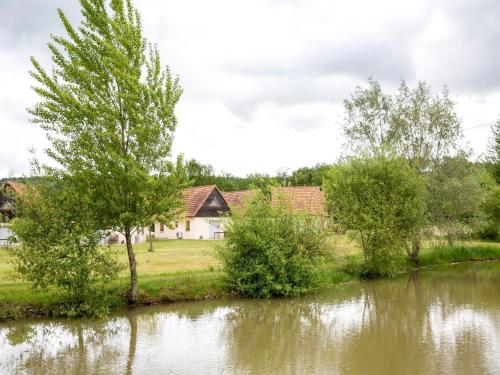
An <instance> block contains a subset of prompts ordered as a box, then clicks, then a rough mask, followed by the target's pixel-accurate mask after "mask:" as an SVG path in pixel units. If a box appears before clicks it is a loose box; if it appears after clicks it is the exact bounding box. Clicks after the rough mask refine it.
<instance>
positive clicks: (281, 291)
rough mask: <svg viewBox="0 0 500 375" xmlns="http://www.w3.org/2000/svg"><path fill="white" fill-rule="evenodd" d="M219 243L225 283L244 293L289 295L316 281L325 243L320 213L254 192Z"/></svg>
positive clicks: (314, 283)
mask: <svg viewBox="0 0 500 375" xmlns="http://www.w3.org/2000/svg"><path fill="white" fill-rule="evenodd" d="M225 237H226V240H225V241H224V244H223V245H222V246H221V247H220V249H219V256H220V258H221V260H222V262H223V267H224V272H225V274H226V277H227V282H228V286H229V289H230V290H231V291H234V292H236V293H238V294H240V295H243V296H250V297H264V298H268V297H273V296H292V295H298V294H300V293H303V292H306V291H307V290H310V289H311V288H313V287H315V286H316V285H317V283H318V281H319V280H318V275H319V274H318V272H319V271H318V267H317V263H318V262H319V261H320V259H321V257H322V256H323V255H324V254H325V250H326V247H327V242H326V235H325V229H324V223H323V219H321V218H317V217H312V216H309V215H303V214H299V213H295V212H292V211H291V210H290V209H289V208H288V207H287V205H286V202H284V201H283V200H282V201H280V202H278V203H276V204H271V203H270V201H269V200H268V199H267V198H266V197H265V195H264V194H258V195H257V196H256V198H255V200H254V201H253V202H252V203H251V204H250V205H249V206H248V208H247V210H246V211H245V212H244V213H243V212H241V213H238V212H236V213H235V214H234V215H233V217H232V220H231V222H230V224H229V226H228V227H227V228H226V233H225Z"/></svg>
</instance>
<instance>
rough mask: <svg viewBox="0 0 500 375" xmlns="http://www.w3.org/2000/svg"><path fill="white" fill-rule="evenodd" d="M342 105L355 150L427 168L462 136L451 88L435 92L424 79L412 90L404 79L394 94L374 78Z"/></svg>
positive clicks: (449, 150)
mask: <svg viewBox="0 0 500 375" xmlns="http://www.w3.org/2000/svg"><path fill="white" fill-rule="evenodd" d="M344 104H345V112H346V117H345V121H344V133H345V135H346V138H347V144H348V145H349V148H350V151H353V152H355V153H357V154H360V153H361V154H364V155H368V156H383V155H388V154H390V153H395V154H396V155H397V156H399V157H403V158H405V159H407V160H408V161H409V162H410V164H411V165H412V166H413V167H415V168H416V169H417V170H419V171H423V170H426V169H428V168H430V167H432V165H433V164H435V163H438V162H439V161H440V160H442V158H443V157H445V156H448V155H449V154H450V153H451V151H453V149H455V148H457V146H458V141H459V140H460V139H461V137H462V133H461V127H460V120H459V118H458V116H457V114H456V112H455V103H454V102H453V100H451V98H450V97H449V93H448V90H447V89H446V88H444V89H443V90H442V92H441V94H438V95H433V94H432V93H431V91H430V87H429V86H428V85H427V84H426V83H425V82H419V83H418V84H417V86H416V87H415V88H414V89H412V88H410V87H409V86H408V85H407V84H406V82H405V81H401V83H400V86H399V90H398V92H397V93H396V94H394V95H391V94H388V93H385V92H384V91H383V89H382V87H381V86H380V84H379V83H378V82H377V81H375V80H373V79H371V78H370V79H369V81H368V87H366V88H361V87H358V88H357V89H356V91H355V92H354V94H353V95H352V96H351V98H350V99H348V100H346V101H345V103H344Z"/></svg>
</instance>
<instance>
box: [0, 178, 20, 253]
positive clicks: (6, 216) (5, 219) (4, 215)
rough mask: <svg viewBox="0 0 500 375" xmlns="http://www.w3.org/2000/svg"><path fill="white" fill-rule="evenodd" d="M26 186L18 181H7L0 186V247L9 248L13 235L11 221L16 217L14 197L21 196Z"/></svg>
mask: <svg viewBox="0 0 500 375" xmlns="http://www.w3.org/2000/svg"><path fill="white" fill-rule="evenodd" d="M23 189H24V185H23V184H21V183H19V182H16V181H7V182H5V183H4V184H3V185H1V186H0V246H7V245H8V244H9V238H10V237H11V236H12V235H13V233H12V232H11V230H10V228H9V221H10V220H12V219H13V218H14V216H15V215H16V210H15V209H14V206H13V203H14V197H15V195H16V194H20V193H21V192H22V191H23Z"/></svg>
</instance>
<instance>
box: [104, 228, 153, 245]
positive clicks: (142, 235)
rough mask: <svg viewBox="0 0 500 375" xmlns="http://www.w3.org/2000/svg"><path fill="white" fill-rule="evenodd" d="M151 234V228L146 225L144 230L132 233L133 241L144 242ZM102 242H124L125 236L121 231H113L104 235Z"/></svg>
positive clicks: (114, 243)
mask: <svg viewBox="0 0 500 375" xmlns="http://www.w3.org/2000/svg"><path fill="white" fill-rule="evenodd" d="M148 236H149V228H147V227H145V228H143V229H142V230H141V229H139V230H138V231H134V233H133V234H132V243H144V242H146V240H147V238H148ZM101 243H102V244H103V245H104V244H108V243H109V244H112V245H116V244H124V243H125V236H124V235H123V234H122V233H120V232H111V235H110V236H109V237H108V236H105V237H103V239H102V240H101Z"/></svg>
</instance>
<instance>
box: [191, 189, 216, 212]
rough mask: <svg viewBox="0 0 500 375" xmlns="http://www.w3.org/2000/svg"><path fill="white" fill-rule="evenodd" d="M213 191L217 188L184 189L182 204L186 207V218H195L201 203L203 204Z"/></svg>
mask: <svg viewBox="0 0 500 375" xmlns="http://www.w3.org/2000/svg"><path fill="white" fill-rule="evenodd" d="M214 189H217V186H215V185H207V186H197V187H192V188H188V189H185V190H184V204H185V206H186V216H190V217H194V216H196V214H197V213H198V211H199V210H200V208H201V206H203V203H205V201H206V200H207V199H208V197H209V195H210V194H211V193H212V192H213V191H214ZM217 190H218V189H217Z"/></svg>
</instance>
